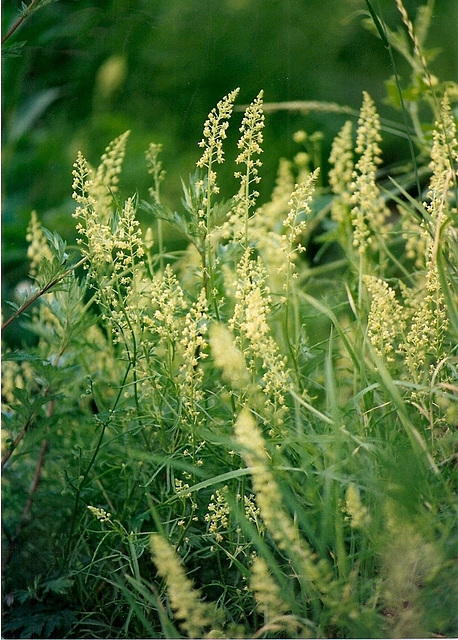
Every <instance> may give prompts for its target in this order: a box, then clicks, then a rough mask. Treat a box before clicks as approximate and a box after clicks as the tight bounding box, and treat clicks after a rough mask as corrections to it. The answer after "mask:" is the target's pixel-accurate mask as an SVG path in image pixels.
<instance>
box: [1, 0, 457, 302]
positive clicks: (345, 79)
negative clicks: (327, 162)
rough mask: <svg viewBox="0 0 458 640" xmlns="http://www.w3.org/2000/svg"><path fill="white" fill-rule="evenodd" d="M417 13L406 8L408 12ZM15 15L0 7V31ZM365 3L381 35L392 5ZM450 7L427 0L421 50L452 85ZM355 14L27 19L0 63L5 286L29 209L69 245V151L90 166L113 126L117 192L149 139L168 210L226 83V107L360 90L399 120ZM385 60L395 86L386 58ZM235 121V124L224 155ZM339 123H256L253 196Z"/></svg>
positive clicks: (323, 0) (149, 7)
mask: <svg viewBox="0 0 458 640" xmlns="http://www.w3.org/2000/svg"><path fill="white" fill-rule="evenodd" d="M374 4H375V6H377V2H376V1H375V3H374ZM419 4H421V3H418V2H414V1H408V0H405V5H406V7H407V8H408V10H409V11H410V12H411V15H412V17H414V15H415V9H416V7H417V6H418V5H419ZM19 6H20V3H19V2H4V3H3V12H2V19H3V28H2V32H3V34H5V33H6V31H7V29H8V28H9V26H10V25H11V24H12V23H13V22H14V20H15V18H16V16H17V13H18V8H19ZM378 6H379V7H380V9H381V10H382V13H383V18H384V19H385V20H386V21H387V23H388V24H389V25H390V26H392V27H396V25H400V24H401V22H400V17H399V14H398V12H397V9H396V5H395V1H394V0H380V2H379V5H378ZM457 7H458V3H457V2H456V0H437V1H436V11H435V16H434V20H433V25H432V29H431V33H430V38H429V42H428V44H429V46H430V47H440V48H441V50H442V52H441V54H440V55H439V56H438V57H437V58H436V60H435V61H434V62H433V64H432V70H433V72H434V73H436V74H437V75H438V76H439V77H440V78H441V79H443V80H445V79H455V78H456V76H457V51H458V49H457V45H456V28H455V27H456V26H457V13H458V9H457ZM367 15H368V14H367V11H366V3H365V2H364V0H136V1H135V0H130V1H129V0H59V1H57V2H54V3H51V4H49V5H47V6H45V7H44V8H42V9H41V10H40V11H38V12H37V13H35V14H34V15H33V16H32V17H31V18H30V19H28V20H27V21H26V22H25V23H24V24H23V26H22V27H21V28H20V29H19V30H18V31H17V32H16V33H15V34H14V36H13V37H12V38H11V39H10V40H9V41H8V42H7V43H6V44H7V45H11V44H14V43H17V42H24V41H25V44H24V46H23V47H22V50H21V55H20V56H18V57H6V58H5V59H4V61H3V194H2V195H3V264H4V284H5V283H7V284H8V283H14V282H15V281H17V280H18V279H19V278H20V277H23V275H24V273H26V264H25V261H24V255H25V249H26V244H25V239H24V235H25V229H26V227H27V224H28V220H29V218H30V212H31V210H32V209H36V210H37V212H38V214H39V216H40V218H41V220H42V222H43V224H44V225H45V226H47V227H48V228H52V229H57V230H58V231H59V232H60V233H61V234H62V235H63V236H64V237H65V238H66V239H68V240H69V241H72V237H73V235H72V234H73V220H72V218H71V213H72V211H73V209H74V204H73V201H72V200H71V181H72V179H71V170H72V163H73V162H74V159H75V156H76V153H77V151H78V149H81V150H82V152H83V154H84V155H85V156H86V157H87V158H88V159H89V161H90V162H92V163H93V164H97V162H98V159H99V157H100V155H101V153H102V152H103V150H104V148H105V146H106V145H107V143H108V142H109V141H110V140H111V139H112V138H114V137H115V136H117V135H119V134H120V133H122V132H123V131H125V130H126V129H131V130H132V134H131V138H130V141H129V145H128V153H127V157H126V161H125V170H124V177H123V180H122V188H123V194H124V195H126V194H130V193H131V192H133V191H135V190H138V192H139V194H140V196H141V197H143V198H144V197H146V196H147V188H148V176H147V173H146V169H145V164H144V151H145V149H146V148H147V146H148V144H149V142H150V141H155V142H162V143H163V144H164V152H163V162H164V167H165V169H166V170H167V174H168V175H167V181H166V184H165V188H164V197H165V199H166V200H167V201H168V203H169V204H171V205H172V206H175V207H177V206H179V201H180V189H181V188H180V178H181V177H183V178H186V177H187V175H188V173H189V172H191V171H192V170H193V167H194V166H195V162H196V160H197V159H198V157H199V149H198V147H197V143H198V141H199V140H200V138H201V131H202V124H203V122H204V120H205V118H206V116H207V114H208V112H209V110H210V109H211V108H212V107H213V106H214V105H215V104H216V102H217V101H218V100H219V99H220V98H221V97H222V96H223V95H225V94H226V93H227V92H229V91H230V90H232V89H234V88H235V87H237V86H239V87H240V89H241V91H240V97H239V99H238V103H239V104H243V103H246V102H249V101H251V100H252V99H253V98H254V97H255V95H256V94H257V93H258V91H259V90H260V89H264V92H265V98H264V99H265V101H266V102H274V101H289V100H324V101H333V102H338V103H341V104H346V105H349V106H351V107H354V108H356V109H357V108H359V105H360V103H361V92H362V91H363V89H364V90H367V91H369V92H370V93H371V95H372V96H373V98H374V99H375V101H376V103H377V105H378V108H379V110H380V111H381V112H382V114H385V115H387V116H388V117H391V118H393V119H397V120H398V121H401V116H400V114H399V113H396V112H394V111H392V110H390V109H388V108H387V107H384V105H383V98H384V95H385V87H384V80H386V79H387V78H388V77H389V76H390V75H391V73H392V70H391V67H390V62H389V58H388V54H387V52H386V50H385V49H384V47H383V45H382V43H381V41H380V40H379V39H377V38H376V37H375V36H374V35H372V34H371V33H370V32H369V31H368V30H367V29H365V28H364V26H363V20H364V19H365V18H367ZM113 55H119V56H122V58H123V60H124V62H125V65H126V68H127V75H126V77H125V81H124V82H123V83H122V85H121V86H120V87H119V88H118V89H117V91H115V92H114V93H113V94H112V95H111V96H110V98H109V99H108V100H103V99H101V97H100V95H99V93H98V90H97V73H98V71H99V69H100V67H101V65H102V64H103V63H104V62H105V61H106V60H107V59H108V58H110V56H113ZM398 63H399V70H400V72H401V74H404V77H405V79H406V80H407V78H408V69H407V67H406V66H405V65H404V64H403V62H402V60H401V59H399V57H398ZM240 117H241V115H240V114H239V113H236V114H235V115H234V120H235V121H234V122H233V124H232V132H233V133H232V137H230V140H229V141H228V145H227V148H228V159H229V160H230V159H231V158H233V157H234V153H233V152H231V144H232V147H234V145H235V140H236V136H237V126H238V122H239V120H240ZM344 119H345V117H344V116H335V115H334V116H330V115H326V114H310V115H308V116H307V117H305V116H304V115H301V114H300V113H292V112H282V113H275V114H270V115H268V117H267V119H266V129H265V143H264V149H265V153H264V156H263V161H264V165H265V166H264V167H263V169H262V176H263V182H262V194H261V197H262V198H265V197H267V196H268V194H269V192H270V190H271V188H272V185H273V181H274V177H275V171H276V166H277V162H278V158H279V157H280V156H282V155H287V156H292V155H293V154H294V153H296V152H297V151H298V150H299V149H298V146H297V145H296V144H295V143H294V142H293V141H292V134H293V132H294V131H295V130H297V129H299V128H303V129H306V130H307V131H308V132H309V133H312V132H313V131H315V130H317V129H319V130H323V131H324V133H325V143H324V151H323V156H324V157H327V153H328V150H329V145H330V142H331V139H332V136H333V135H334V134H335V133H336V132H337V130H338V129H339V128H340V127H341V125H342V124H343V122H344ZM404 151H405V149H404V147H403V143H402V142H401V141H400V140H399V139H390V138H389V137H388V139H387V142H386V148H385V154H386V158H387V160H393V159H396V156H397V155H402V154H403V153H404ZM232 172H233V167H232V166H231V164H230V163H229V162H228V163H227V167H225V168H224V169H223V174H222V179H223V183H224V184H225V185H226V188H227V190H228V191H229V193H228V194H227V195H232V194H231V192H230V191H231V189H233V188H235V183H234V184H233V180H232ZM4 293H5V290H4ZM6 293H8V292H6Z"/></svg>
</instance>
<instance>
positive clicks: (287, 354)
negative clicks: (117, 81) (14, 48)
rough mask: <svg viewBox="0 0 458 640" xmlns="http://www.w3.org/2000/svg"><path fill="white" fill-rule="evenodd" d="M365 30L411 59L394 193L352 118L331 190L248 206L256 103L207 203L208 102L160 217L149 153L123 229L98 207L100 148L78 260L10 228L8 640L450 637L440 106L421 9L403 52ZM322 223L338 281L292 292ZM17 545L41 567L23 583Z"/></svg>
mask: <svg viewBox="0 0 458 640" xmlns="http://www.w3.org/2000/svg"><path fill="white" fill-rule="evenodd" d="M367 4H368V6H369V7H370V8H371V12H372V13H373V18H374V19H375V25H376V28H377V30H378V31H379V35H380V37H382V38H383V39H385V40H386V41H387V42H388V43H389V44H390V47H391V48H392V47H394V46H396V47H397V48H398V49H400V50H401V51H402V52H404V53H406V52H407V44H408V43H410V47H413V53H409V56H410V58H411V61H412V64H413V68H414V82H420V79H419V78H420V76H421V75H422V74H423V76H422V77H423V80H422V83H423V84H422V85H421V88H422V91H423V93H424V95H426V99H427V101H428V102H429V103H430V104H431V105H433V111H434V116H433V117H434V118H435V121H434V123H433V128H432V130H431V133H430V134H427V133H426V132H424V131H423V129H422V132H421V135H420V134H419V131H417V129H418V128H419V127H420V128H421V127H422V125H421V124H420V121H417V112H416V111H415V110H414V112H413V115H414V126H413V128H409V135H410V138H411V141H412V143H414V144H416V145H417V148H418V154H419V156H418V159H417V158H415V160H416V163H417V164H416V165H415V167H416V169H415V171H413V168H412V167H409V168H408V170H407V175H406V181H401V180H399V177H397V179H396V180H394V179H390V181H387V182H384V181H382V180H381V178H380V173H379V170H380V167H381V166H382V162H383V160H382V155H383V154H382V143H383V122H382V120H381V119H380V118H379V116H378V113H377V108H376V105H375V103H374V101H373V100H372V98H371V97H370V96H369V94H368V93H366V92H364V93H363V95H362V106H361V110H360V114H359V119H358V120H357V122H356V130H355V136H353V129H355V126H354V124H353V123H352V122H350V121H348V122H347V123H345V124H344V126H343V128H342V129H341V131H340V133H339V134H338V135H337V137H336V139H335V141H334V144H333V147H332V151H331V156H330V165H331V170H330V173H329V180H328V182H329V186H328V187H326V186H323V185H322V184H321V183H320V182H319V170H318V169H317V168H315V169H314V170H313V171H311V170H309V169H308V166H307V163H304V162H302V161H301V160H300V159H299V162H296V163H293V162H289V161H287V160H283V161H282V162H281V163H280V167H279V173H278V178H277V183H276V186H275V189H274V191H273V194H272V198H271V200H270V201H269V202H267V203H264V204H261V205H258V195H259V194H258V191H257V185H258V183H259V181H260V179H261V161H260V155H261V152H262V151H263V149H262V144H263V137H262V132H263V128H264V126H265V116H264V113H263V94H262V92H260V93H259V94H258V95H257V96H256V97H255V99H254V100H253V102H252V103H251V104H250V105H249V106H248V107H247V108H246V109H245V112H244V116H243V118H242V123H241V126H240V130H239V133H240V138H239V142H238V145H237V150H238V155H237V157H236V160H235V163H236V167H235V172H234V173H235V177H236V178H237V179H238V180H239V181H240V186H239V188H238V191H237V192H236V193H235V195H233V196H229V197H227V196H225V195H224V194H221V192H220V187H219V185H218V175H217V167H218V165H220V164H221V163H222V162H224V160H225V156H224V147H223V144H224V142H225V141H226V139H227V134H226V132H227V128H228V126H229V120H230V119H231V118H232V117H234V116H233V111H234V103H235V100H236V98H237V94H238V90H234V91H232V92H230V93H228V94H227V95H226V96H225V97H224V98H222V99H221V101H220V102H219V103H218V105H217V106H216V108H215V109H213V110H212V111H211V112H210V114H209V116H208V118H207V120H206V122H205V125H204V130H203V137H202V141H201V142H200V144H199V147H200V149H201V150H202V155H201V157H200V159H199V160H197V162H196V168H197V171H196V172H194V173H193V174H192V175H191V177H190V179H189V182H188V183H187V184H184V185H183V190H184V191H183V193H184V196H183V201H182V205H181V209H178V210H177V211H175V210H174V209H173V208H171V207H170V206H169V205H168V204H166V203H164V202H163V201H162V196H161V192H160V185H161V183H162V180H163V179H164V175H165V173H164V169H163V168H162V160H161V159H160V151H161V148H160V145H156V144H154V143H152V144H151V145H150V146H149V147H148V150H147V153H146V158H147V167H148V171H149V173H150V175H151V177H152V186H151V188H150V192H149V195H150V199H149V201H143V200H141V199H140V198H139V197H137V196H135V197H128V198H126V199H125V200H122V199H121V197H120V191H119V176H120V173H121V168H122V163H123V158H124V155H125V152H126V145H127V140H128V132H126V133H125V134H123V135H121V136H119V137H118V138H117V139H116V140H114V141H113V142H112V143H111V144H110V145H109V146H108V147H107V150H106V152H105V154H104V155H103V156H102V159H101V162H100V165H99V167H98V168H97V169H93V168H91V167H90V165H89V163H88V162H87V161H86V159H85V158H84V157H83V155H82V154H81V153H79V154H78V156H77V159H76V162H75V165H74V172H73V191H74V199H75V201H76V205H77V206H76V211H75V214H74V218H75V219H76V221H77V230H78V234H79V235H78V237H79V239H78V244H77V247H75V251H76V250H78V251H79V253H80V256H78V258H76V257H73V256H72V255H69V253H68V251H69V250H67V247H66V246H65V244H64V243H63V241H62V240H61V239H60V238H59V237H58V236H57V235H56V234H51V233H49V232H48V231H46V230H44V229H43V228H42V227H41V225H40V224H39V221H38V218H37V215H36V214H35V213H34V214H33V215H32V218H31V223H30V228H29V236H28V239H29V243H30V250H29V259H30V263H31V264H30V276H31V282H34V283H35V285H31V286H33V287H35V288H34V289H32V290H31V291H29V292H28V297H27V299H26V300H24V301H22V302H21V303H20V304H18V305H17V307H16V309H15V311H14V312H13V314H12V315H11V316H10V318H11V319H9V320H7V321H6V322H5V325H8V324H11V323H12V322H15V321H17V318H18V317H19V316H21V317H24V316H25V313H26V312H27V313H28V314H29V317H28V318H27V321H26V324H27V326H28V328H29V329H30V331H31V332H32V333H33V334H34V335H35V336H36V338H35V341H34V343H33V345H32V346H30V347H29V348H28V349H24V350H21V351H17V352H13V353H11V352H6V353H5V354H4V363H3V392H2V393H3V401H4V407H3V415H4V434H5V436H4V445H5V453H4V456H3V465H4V495H5V497H4V503H5V504H4V515H5V522H6V527H5V534H6V536H7V551H6V556H5V567H6V573H5V585H6V593H7V601H8V598H9V601H8V602H9V604H8V606H9V607H10V609H11V611H12V613H11V614H10V616H9V621H8V625H9V626H7V629H6V632H7V633H8V634H10V636H11V637H12V635H11V634H14V632H17V631H19V633H22V637H25V636H24V634H26V633H27V632H30V629H32V630H33V623H35V625H36V626H35V629H38V631H37V632H36V633H38V634H42V635H43V634H44V635H46V633H49V634H51V633H52V632H53V629H52V628H48V627H46V626H45V625H46V622H45V621H46V616H48V617H49V612H50V611H51V610H52V608H53V607H54V608H55V606H56V601H58V600H59V598H60V599H61V601H62V602H64V606H61V607H60V617H59V619H56V621H55V624H54V629H59V630H61V631H62V632H63V633H65V635H66V637H95V636H96V637H132V638H134V637H154V638H156V637H158V638H159V637H167V638H172V637H190V638H197V637H208V638H217V637H254V638H260V637H381V636H385V637H401V636H402V637H415V636H417V635H421V636H426V635H436V636H446V635H452V634H453V633H454V630H456V624H457V619H456V617H455V613H454V610H455V608H454V606H453V604H454V602H455V600H456V597H455V596H456V592H455V591H454V589H455V585H456V578H457V575H456V563H454V559H453V558H454V553H455V552H456V543H457V540H456V512H455V507H456V500H455V497H454V489H455V487H454V465H455V464H456V457H455V453H454V446H455V444H456V438H455V436H454V433H453V428H454V425H455V424H456V418H457V415H458V414H457V403H456V393H457V391H458V385H457V376H456V367H457V353H456V346H457V336H458V313H457V301H458V296H457V293H458V288H457V287H458V281H457V264H458V263H457V249H456V247H457V244H456V234H457V211H456V202H457V198H456V194H457V177H458V172H457V163H458V142H457V135H456V123H455V119H454V117H453V110H452V103H453V101H454V100H455V101H456V88H455V89H453V87H452V88H451V89H448V90H444V87H443V86H442V85H440V84H439V83H434V82H433V81H432V77H431V75H430V74H429V72H427V66H426V57H425V55H426V54H424V53H422V51H423V39H424V38H423V34H424V25H425V21H426V17H427V15H430V14H429V13H428V7H429V6H430V3H429V4H428V5H427V7H426V8H423V9H422V11H421V12H420V13H419V19H420V27H421V28H420V29H419V31H418V32H417V27H416V26H415V25H413V23H412V22H411V21H410V19H409V17H408V15H407V13H406V11H405V8H404V6H403V4H402V2H400V1H399V2H398V3H397V4H398V6H399V10H400V12H401V16H402V20H403V23H404V25H405V26H406V29H407V36H408V40H407V41H406V40H405V39H401V37H400V36H399V37H398V36H396V34H394V33H393V32H391V31H389V30H388V29H387V28H386V27H385V25H384V23H383V21H381V20H380V18H379V17H378V16H377V14H376V13H375V12H373V9H372V5H371V4H370V3H369V2H368V3H367ZM417 33H418V35H417ZM409 39H410V40H409ZM425 78H429V81H428V82H426V81H425ZM436 106H437V108H436ZM423 128H424V129H425V130H426V128H427V127H423ZM302 139H303V136H302V135H296V140H297V141H301V140H302ZM426 154H428V158H426ZM302 160H303V159H302ZM420 161H421V162H423V166H417V165H418V162H420ZM424 165H428V173H426V171H423V168H424ZM414 174H416V176H414ZM420 179H421V180H422V181H424V182H423V183H421V184H420V183H419V186H420V188H421V189H420V193H419V194H415V195H412V188H411V187H412V186H413V190H414V192H415V189H416V187H417V184H416V183H417V182H418V181H419V180H420ZM317 196H318V197H317ZM323 201H324V202H325V205H324V208H321V205H320V204H319V203H321V202H323ZM139 210H141V211H142V212H143V213H145V212H146V213H147V214H149V215H151V216H152V217H153V221H152V223H151V225H150V226H149V227H148V228H147V229H143V228H142V225H141V224H140V221H139ZM324 219H326V221H327V231H326V233H323V234H322V236H321V242H322V243H323V246H324V248H326V247H330V248H332V252H331V255H333V256H337V257H336V258H335V259H329V260H328V261H325V262H323V263H322V264H319V265H314V264H313V263H310V262H309V263H308V262H307V260H308V259H309V258H308V251H307V240H308V239H309V235H308V234H309V230H310V228H313V227H315V228H316V226H317V225H319V224H320V223H321V221H323V220H324ZM171 230H173V232H174V233H180V234H181V235H182V237H183V238H184V241H185V242H186V243H187V244H188V246H187V248H185V249H184V250H183V251H181V252H179V253H171V252H168V251H167V238H168V234H169V233H170V232H171ZM329 274H332V278H330V277H329ZM32 303H36V304H35V305H34V306H31V305H32ZM36 460H37V462H35V461H36ZM30 478H32V484H31V486H30V487H27V481H28V480H29V479H30ZM24 493H27V494H28V501H27V503H26V505H25V507H24V510H23V512H22V515H20V516H19V519H18V516H17V513H18V509H17V503H18V502H19V496H20V495H21V494H24ZM48 498H50V499H52V502H51V503H50V504H52V509H54V510H55V509H57V508H58V509H59V511H58V512H54V513H50V509H51V507H50V506H47V500H48ZM32 507H33V509H34V513H36V514H37V515H36V516H35V517H34V518H33V519H31V518H30V511H31V509H32ZM38 514H40V515H39V516H38ZM56 514H57V515H58V517H57V515H56ZM49 521H53V522H54V523H55V526H54V528H53V530H52V532H51V533H50V531H49V529H48V528H47V526H46V523H47V522H49ZM12 523H15V526H14V524H12ZM28 536H36V538H37V540H40V541H41V540H43V539H46V547H45V549H44V550H43V558H38V559H36V563H37V565H38V566H37V568H36V570H35V569H33V568H32V567H31V563H32V562H33V561H34V554H36V552H37V546H35V545H34V544H32V542H31V541H30V539H28ZM51 557H52V558H54V563H53V564H49V558H51ZM19 566H25V567H26V570H25V571H24V573H23V577H22V580H21V583H20V587H19V588H16V591H13V586H12V585H13V583H14V580H13V575H14V573H13V572H14V571H17V569H18V567H19ZM32 583H33V588H32V587H31V586H30V585H31V584H32ZM21 589H22V591H21ZM27 600H29V601H33V602H35V603H36V606H35V609H34V610H33V608H32V607H31V605H29V609H28V610H27V615H26V617H25V618H24V609H23V608H21V607H22V604H23V603H24V602H26V601H27ZM38 605H40V606H38ZM31 611H32V613H31ZM21 616H22V618H21ZM21 619H22V622H21ZM40 625H41V626H40ZM34 633H35V632H34Z"/></svg>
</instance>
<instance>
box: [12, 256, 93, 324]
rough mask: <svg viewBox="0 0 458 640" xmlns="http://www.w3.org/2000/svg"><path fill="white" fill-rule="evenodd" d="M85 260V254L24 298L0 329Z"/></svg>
mask: <svg viewBox="0 0 458 640" xmlns="http://www.w3.org/2000/svg"><path fill="white" fill-rule="evenodd" d="M86 260H87V256H85V257H84V258H82V259H81V260H80V261H79V262H77V263H76V264H75V265H73V267H71V268H70V269H67V270H66V271H65V272H64V273H61V274H60V275H58V276H56V277H55V278H54V279H53V280H51V282H48V284H47V285H45V286H44V287H43V288H42V289H40V290H39V291H37V292H36V293H34V294H33V296H32V297H31V298H29V299H28V300H26V301H25V302H24V304H23V305H21V306H20V307H19V309H17V310H16V311H15V312H14V313H13V315H12V316H10V317H9V318H8V320H5V322H4V323H3V324H2V327H1V329H2V331H4V330H5V329H6V328H7V327H8V326H9V325H10V324H11V323H12V322H13V320H15V319H16V318H17V317H18V316H20V315H21V313H24V311H25V310H26V309H28V307H30V305H31V304H33V303H34V302H35V300H38V298H40V297H41V296H42V295H43V294H45V293H48V291H50V290H51V289H52V288H53V287H55V286H56V284H59V282H60V281H61V280H63V279H64V278H66V277H67V276H68V275H70V273H72V271H75V269H77V268H78V267H80V266H81V265H82V264H84V263H85V262H86Z"/></svg>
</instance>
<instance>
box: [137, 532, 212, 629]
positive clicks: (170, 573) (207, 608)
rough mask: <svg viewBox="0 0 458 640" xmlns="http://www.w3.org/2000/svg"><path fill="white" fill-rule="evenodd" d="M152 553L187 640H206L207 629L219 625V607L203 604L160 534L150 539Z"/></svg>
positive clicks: (169, 546)
mask: <svg viewBox="0 0 458 640" xmlns="http://www.w3.org/2000/svg"><path fill="white" fill-rule="evenodd" d="M150 543H151V552H152V555H153V560H154V562H155V564H156V566H157V571H158V573H159V575H160V576H161V577H163V578H164V579H165V582H166V585H167V592H168V596H169V599H170V606H171V608H172V610H173V612H174V614H175V618H176V619H177V620H179V621H180V623H181V628H182V629H183V631H184V632H185V633H186V634H187V636H188V638H203V637H206V636H205V635H204V634H205V631H206V628H208V627H210V628H212V629H213V630H214V629H215V628H216V627H217V626H218V625H217V623H216V621H217V619H218V615H217V611H216V607H215V606H214V605H213V604H211V603H205V602H202V599H201V595H200V593H199V591H198V590H197V589H195V588H194V586H193V583H192V581H191V580H190V579H189V578H188V577H187V576H186V573H185V570H184V569H183V567H182V565H181V562H180V559H179V557H178V556H177V554H176V552H175V550H174V548H173V547H172V546H171V545H170V544H169V543H168V542H167V540H165V539H164V538H163V537H162V536H160V535H159V534H155V533H153V534H152V535H151V537H150Z"/></svg>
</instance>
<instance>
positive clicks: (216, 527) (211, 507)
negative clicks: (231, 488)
mask: <svg viewBox="0 0 458 640" xmlns="http://www.w3.org/2000/svg"><path fill="white" fill-rule="evenodd" d="M226 491H227V487H224V488H223V489H222V490H220V489H217V490H216V491H215V493H214V494H212V496H211V499H210V502H209V504H208V513H207V514H206V515H205V522H207V523H208V533H209V534H211V535H212V536H213V537H214V538H215V540H216V541H217V542H222V541H223V534H222V533H221V532H222V531H223V532H226V531H227V527H228V524H229V515H230V512H231V511H230V508H229V505H228V503H227V500H226V497H225V495H224V494H225V492H226Z"/></svg>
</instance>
